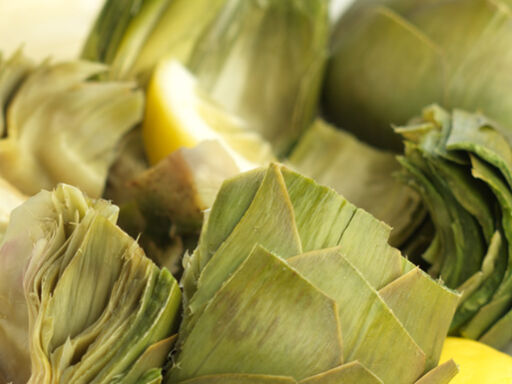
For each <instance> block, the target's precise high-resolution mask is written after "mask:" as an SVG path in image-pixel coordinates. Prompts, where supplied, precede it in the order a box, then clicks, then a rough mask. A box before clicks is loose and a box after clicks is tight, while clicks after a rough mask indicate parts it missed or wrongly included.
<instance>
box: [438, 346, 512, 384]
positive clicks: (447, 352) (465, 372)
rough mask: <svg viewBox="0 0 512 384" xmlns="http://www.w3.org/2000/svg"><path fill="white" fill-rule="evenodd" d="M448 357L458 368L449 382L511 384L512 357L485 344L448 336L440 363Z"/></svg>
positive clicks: (451, 383) (456, 383)
mask: <svg viewBox="0 0 512 384" xmlns="http://www.w3.org/2000/svg"><path fill="white" fill-rule="evenodd" d="M449 359H453V360H455V363H457V365H458V366H459V369H460V371H459V374H458V375H457V376H455V378H454V379H453V380H452V381H450V384H512V357H511V356H509V355H506V354H504V353H502V352H499V351H497V350H495V349H493V348H491V347H489V346H487V345H485V344H482V343H479V342H477V341H474V340H469V339H461V338H456V337H449V338H447V339H446V341H445V343H444V346H443V351H442V353H441V361H440V364H441V363H443V362H445V361H447V360H449Z"/></svg>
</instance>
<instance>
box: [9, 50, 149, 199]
mask: <svg viewBox="0 0 512 384" xmlns="http://www.w3.org/2000/svg"><path fill="white" fill-rule="evenodd" d="M106 69H107V68H106V67H105V66H103V65H101V64H94V63H88V62H82V61H77V62H68V63H59V64H51V63H49V62H45V63H43V64H41V65H39V66H34V65H33V64H30V63H29V62H28V61H27V60H26V59H25V58H23V56H22V55H21V53H17V54H15V55H14V56H13V57H12V58H11V59H9V60H7V61H1V60H0V110H2V113H3V111H4V110H5V111H7V112H6V115H5V116H4V115H3V114H1V113H0V131H1V133H2V136H1V138H0V176H2V177H3V178H5V179H6V180H8V181H9V182H10V183H11V184H13V185H14V186H15V187H17V188H18V189H19V190H20V191H21V192H23V193H26V194H28V195H32V194H34V193H37V192H39V191H40V190H41V189H44V188H46V189H51V188H53V187H54V186H55V185H56V184H57V183H58V182H66V183H69V184H72V185H75V186H78V187H79V188H81V189H82V190H83V191H84V192H86V193H87V194H88V195H89V196H92V197H99V196H100V195H101V193H102V192H103V188H104V184H105V179H106V177H107V171H108V169H109V167H110V165H111V163H112V161H113V160H114V158H115V156H116V147H117V144H118V142H119V140H120V138H121V137H122V136H123V135H124V134H125V133H126V132H127V131H128V130H130V129H131V128H132V127H133V126H134V125H135V124H136V123H137V122H139V121H140V119H141V116H142V104H143V96H142V94H141V93H140V92H139V91H136V90H134V86H133V84H128V83H99V82H96V81H89V80H88V79H89V78H90V77H92V76H95V75H97V74H99V73H102V72H104V71H106Z"/></svg>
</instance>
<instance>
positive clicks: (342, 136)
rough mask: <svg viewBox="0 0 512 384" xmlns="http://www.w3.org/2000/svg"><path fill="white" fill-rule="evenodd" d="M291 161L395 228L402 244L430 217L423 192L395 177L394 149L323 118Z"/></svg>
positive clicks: (393, 236) (394, 235)
mask: <svg viewBox="0 0 512 384" xmlns="http://www.w3.org/2000/svg"><path fill="white" fill-rule="evenodd" d="M288 164H289V165H290V166H291V167H293V168H295V169H297V170H298V171H299V172H301V173H303V174H304V175H307V176H309V177H311V178H313V179H315V180H316V181H317V182H319V183H322V184H325V185H328V186H330V187H332V188H334V189H335V190H336V191H337V192H338V193H340V194H341V195H343V196H344V197H345V198H346V199H347V200H349V201H350V202H351V203H353V204H354V205H356V206H357V207H360V208H363V209H365V210H367V211H368V212H370V213H371V214H372V215H374V216H375V217H376V218H378V219H380V220H382V221H384V222H385V223H386V224H388V225H390V226H391V227H392V228H393V231H392V232H391V237H390V243H391V244H392V245H394V246H396V247H399V246H401V245H403V244H404V243H405V241H406V240H407V239H409V238H411V234H412V233H413V232H414V231H415V230H416V229H417V228H418V226H419V225H420V224H421V223H422V221H423V219H424V218H425V209H424V207H423V204H422V202H421V198H420V196H419V194H417V193H416V191H414V190H413V189H411V188H409V187H407V186H405V185H404V184H403V183H401V182H400V181H399V180H397V179H396V178H395V177H394V174H395V173H396V172H398V171H399V170H400V164H399V163H398V161H397V160H396V158H395V156H394V155H393V154H392V153H389V152H384V151H380V150H378V149H375V148H372V147H370V146H368V145H366V144H364V143H362V142H360V141H358V140H357V139H356V138H355V137H353V136H352V135H350V134H348V133H346V132H343V131H341V130H339V129H336V128H335V127H333V126H331V125H329V124H327V123H325V122H324V121H322V120H320V119H318V120H317V121H316V122H315V123H314V124H313V125H312V126H311V127H310V128H309V129H308V130H307V131H306V133H305V135H304V136H303V137H302V138H301V139H300V141H299V143H298V144H297V146H296V147H295V148H294V150H293V152H292V153H291V155H290V157H289V159H288Z"/></svg>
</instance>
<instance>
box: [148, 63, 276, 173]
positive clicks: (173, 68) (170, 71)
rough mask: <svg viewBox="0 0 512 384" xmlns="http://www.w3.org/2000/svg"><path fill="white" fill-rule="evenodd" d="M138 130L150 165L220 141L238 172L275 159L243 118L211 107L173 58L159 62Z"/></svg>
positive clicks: (193, 79)
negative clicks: (179, 150) (190, 149)
mask: <svg viewBox="0 0 512 384" xmlns="http://www.w3.org/2000/svg"><path fill="white" fill-rule="evenodd" d="M142 129H143V136H144V145H145V148H146V153H147V155H148V158H149V161H150V162H151V163H152V164H156V163H158V162H159V161H160V160H162V159H164V158H165V157H167V156H168V155H169V154H171V153H172V152H174V151H175V150H177V149H179V148H182V147H187V148H193V147H195V146H197V145H198V144H199V143H200V142H203V141H206V140H217V141H219V143H220V144H221V145H222V146H223V147H224V148H225V149H226V150H227V152H228V153H229V154H230V155H231V156H232V157H233V159H234V160H235V162H236V163H237V165H238V166H239V168H240V170H241V171H244V170H247V169H252V168H255V167H257V166H260V165H262V164H265V163H267V162H269V161H272V160H273V159H274V157H273V155H272V150H271V148H270V145H269V144H268V143H266V142H265V141H264V140H263V139H262V138H261V137H260V136H259V135H258V134H257V133H256V132H253V131H251V130H250V129H248V128H247V126H246V124H245V122H244V121H243V120H241V119H240V118H238V117H237V116H234V115H232V114H230V113H228V112H227V111H225V110H223V109H222V108H221V107H219V106H218V105H216V104H215V103H214V102H213V101H212V100H211V99H210V98H209V97H208V96H207V95H206V93H204V92H203V91H202V90H201V89H200V87H199V86H198V84H197V81H196V79H195V77H194V76H193V75H192V74H191V73H190V72H188V71H187V69H185V68H184V67H183V66H182V65H181V64H180V63H179V62H178V61H176V60H172V59H170V60H164V61H162V62H161V63H160V64H159V65H158V66H157V68H156V70H155V73H154V74H153V77H152V80H151V82H150V84H149V87H148V93H147V102H146V112H145V118H144V123H143V127H142Z"/></svg>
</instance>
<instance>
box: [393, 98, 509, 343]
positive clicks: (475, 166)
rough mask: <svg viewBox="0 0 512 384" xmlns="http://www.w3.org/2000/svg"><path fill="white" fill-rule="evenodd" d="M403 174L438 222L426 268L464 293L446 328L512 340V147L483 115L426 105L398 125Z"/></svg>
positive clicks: (486, 338) (493, 340) (491, 339)
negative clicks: (419, 115)
mask: <svg viewBox="0 0 512 384" xmlns="http://www.w3.org/2000/svg"><path fill="white" fill-rule="evenodd" d="M396 131H397V132H398V133H400V134H401V135H402V136H403V137H404V138H405V139H406V141H405V148H406V151H405V156H403V157H401V158H400V162H401V163H402V165H403V169H404V171H403V174H402V177H403V178H404V179H405V180H406V181H407V182H408V183H409V184H410V185H413V186H415V187H416V188H417V190H418V191H419V193H420V194H421V195H422V197H423V199H424V201H425V204H426V206H427V207H428V209H429V212H430V216H431V218H432V220H433V222H434V226H435V236H434V240H433V241H432V243H431V245H430V246H429V248H428V249H427V251H426V252H425V254H424V258H425V259H426V260H427V261H428V262H429V263H430V264H431V268H430V273H431V274H432V275H434V276H440V277H441V278H442V279H443V280H444V281H445V282H446V284H447V285H448V286H449V287H452V288H457V289H458V290H460V291H462V292H463V296H462V299H461V302H460V303H459V307H458V308H457V312H456V314H455V317H454V320H453V323H452V326H451V333H452V334H454V335H462V336H465V337H468V338H473V339H478V340H480V341H483V342H485V343H488V344H490V345H492V346H494V347H496V348H503V347H505V346H506V345H507V343H508V342H510V341H511V340H512V333H511V329H512V321H511V318H512V315H511V313H512V248H511V244H512V216H511V212H512V173H511V169H512V167H511V165H512V146H511V144H510V142H509V141H508V139H507V137H506V135H504V134H503V132H506V131H505V130H504V129H503V128H502V127H500V126H499V125H498V124H496V123H494V122H492V121H491V120H489V119H487V118H486V117H484V116H483V115H480V114H471V113H468V112H464V111H462V110H454V111H453V113H451V114H450V113H448V112H447V111H445V110H443V109H441V108H439V107H437V106H432V107H428V108H426V109H425V110H424V111H423V116H422V118H421V119H419V120H418V121H415V122H414V123H412V124H411V125H408V126H405V127H399V128H397V129H396Z"/></svg>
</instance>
